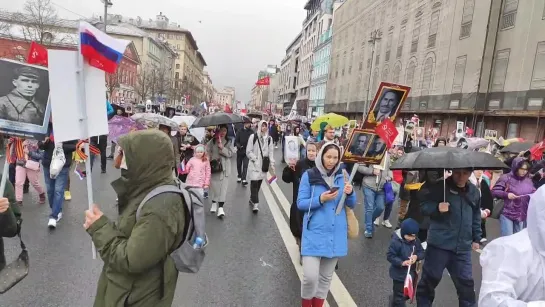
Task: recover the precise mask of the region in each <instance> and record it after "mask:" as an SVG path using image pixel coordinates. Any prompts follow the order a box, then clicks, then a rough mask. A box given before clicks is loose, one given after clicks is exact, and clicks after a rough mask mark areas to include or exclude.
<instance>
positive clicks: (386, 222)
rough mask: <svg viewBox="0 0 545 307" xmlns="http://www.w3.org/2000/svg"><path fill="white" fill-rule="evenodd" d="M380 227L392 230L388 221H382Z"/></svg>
mask: <svg viewBox="0 0 545 307" xmlns="http://www.w3.org/2000/svg"><path fill="white" fill-rule="evenodd" d="M382 226H384V227H386V228H392V224H390V221H389V220H384V221H383V222H382Z"/></svg>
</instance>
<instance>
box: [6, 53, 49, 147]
mask: <svg viewBox="0 0 545 307" xmlns="http://www.w3.org/2000/svg"><path fill="white" fill-rule="evenodd" d="M49 110H50V106H49V74H48V71H47V69H45V68H43V67H40V66H34V65H28V64H25V63H21V62H16V61H10V60H6V59H1V60H0V131H1V132H3V133H7V134H10V133H11V134H14V135H19V136H25V137H32V136H36V135H39V134H44V135H45V133H46V132H47V125H46V123H47V122H49Z"/></svg>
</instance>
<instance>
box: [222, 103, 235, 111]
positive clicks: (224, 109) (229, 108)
mask: <svg viewBox="0 0 545 307" xmlns="http://www.w3.org/2000/svg"><path fill="white" fill-rule="evenodd" d="M223 111H224V112H225V113H233V111H232V110H231V107H229V105H228V104H226V105H225V107H224V108H223Z"/></svg>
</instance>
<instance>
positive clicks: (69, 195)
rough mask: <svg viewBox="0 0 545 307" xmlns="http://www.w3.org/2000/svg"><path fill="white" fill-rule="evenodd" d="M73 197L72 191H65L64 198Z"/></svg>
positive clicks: (69, 198)
mask: <svg viewBox="0 0 545 307" xmlns="http://www.w3.org/2000/svg"><path fill="white" fill-rule="evenodd" d="M71 199H72V193H70V191H64V200H71Z"/></svg>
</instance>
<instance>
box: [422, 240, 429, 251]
mask: <svg viewBox="0 0 545 307" xmlns="http://www.w3.org/2000/svg"><path fill="white" fill-rule="evenodd" d="M421 244H422V249H423V250H426V248H428V242H426V241H424V242H422V243H421Z"/></svg>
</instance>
